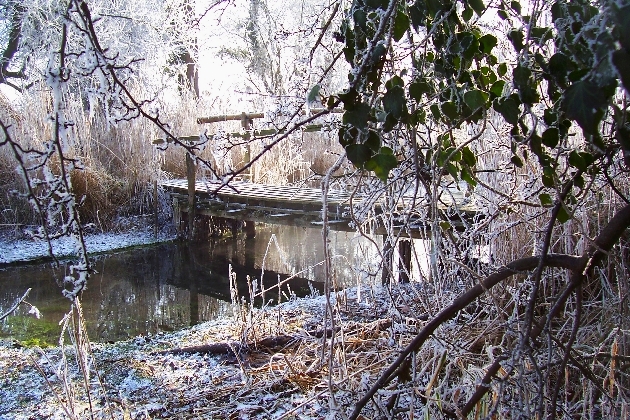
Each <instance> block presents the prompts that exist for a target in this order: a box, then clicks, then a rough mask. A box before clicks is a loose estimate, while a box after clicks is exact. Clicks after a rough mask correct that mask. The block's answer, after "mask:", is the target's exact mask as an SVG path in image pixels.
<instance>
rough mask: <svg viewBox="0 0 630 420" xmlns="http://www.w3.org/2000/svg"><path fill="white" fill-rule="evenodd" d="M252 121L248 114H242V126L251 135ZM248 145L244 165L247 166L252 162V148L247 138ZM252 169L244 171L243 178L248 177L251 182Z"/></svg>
mask: <svg viewBox="0 0 630 420" xmlns="http://www.w3.org/2000/svg"><path fill="white" fill-rule="evenodd" d="M251 123H252V119H251V118H250V116H249V115H247V114H246V113H244V112H243V113H242V114H241V126H242V127H243V130H244V131H245V132H246V133H249V130H251V128H252V126H251ZM247 140H248V141H247V144H246V145H245V155H244V156H243V163H244V164H245V165H247V164H249V162H250V160H251V158H252V157H251V148H250V146H249V138H247ZM251 169H252V168H247V169H245V170H244V171H243V176H246V177H247V178H249V181H250V182H253V179H252V172H251Z"/></svg>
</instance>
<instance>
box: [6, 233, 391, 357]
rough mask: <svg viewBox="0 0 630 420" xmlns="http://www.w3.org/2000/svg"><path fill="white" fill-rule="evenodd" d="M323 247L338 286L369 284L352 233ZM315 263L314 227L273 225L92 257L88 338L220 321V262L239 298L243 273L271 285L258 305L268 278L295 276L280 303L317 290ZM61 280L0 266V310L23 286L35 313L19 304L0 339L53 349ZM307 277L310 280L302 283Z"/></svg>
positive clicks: (371, 264)
mask: <svg viewBox="0 0 630 420" xmlns="http://www.w3.org/2000/svg"><path fill="white" fill-rule="evenodd" d="M330 246H331V249H332V251H333V252H332V254H333V277H334V280H335V282H336V284H337V286H338V287H341V286H343V285H345V286H348V285H354V284H356V283H357V282H358V281H361V282H365V281H375V279H376V276H375V274H376V272H377V270H378V258H377V253H376V250H375V247H374V245H373V244H371V243H370V242H369V241H367V240H366V239H365V238H358V237H356V235H354V234H352V233H346V232H331V235H330ZM322 260H323V243H322V236H321V231H320V230H319V229H305V228H299V227H286V226H282V227H280V226H274V225H267V226H259V227H257V235H256V238H255V239H253V240H247V239H245V237H244V236H239V237H238V238H237V239H236V240H234V239H232V238H229V237H228V238H222V239H217V240H215V241H208V242H207V243H202V244H199V243H193V244H187V243H165V244H160V245H155V246H150V247H145V248H138V249H133V250H129V251H125V252H117V253H113V254H111V255H107V256H99V257H97V258H95V261H94V269H95V270H96V273H95V274H94V275H92V276H91V277H90V282H89V284H88V289H87V290H86V291H85V292H84V293H83V295H82V302H83V309H84V314H85V317H86V320H87V325H88V334H89V336H90V338H91V339H92V340H95V341H115V340H121V339H126V338H129V337H134V336H137V335H147V334H156V333H158V332H160V331H172V330H176V329H180V328H183V327H186V326H189V325H194V324H197V323H199V322H203V321H208V320H212V319H216V318H218V317H223V316H230V315H231V308H230V304H229V300H230V289H229V287H230V282H229V267H230V266H231V267H232V270H233V271H234V272H235V273H236V277H237V282H238V291H239V295H240V296H244V297H247V296H249V292H248V290H249V289H248V284H247V278H248V276H249V278H251V279H252V280H258V281H259V280H260V279H261V278H262V279H263V284H264V285H265V287H266V288H271V287H273V286H276V287H274V288H273V289H272V290H270V291H269V292H267V293H266V295H265V299H266V300H267V301H268V300H270V299H273V301H274V302H277V301H278V293H277V283H278V279H279V278H280V280H281V281H283V280H284V279H286V278H287V277H289V276H295V278H294V279H293V280H292V281H291V282H290V283H289V284H288V286H287V285H286V284H285V285H283V287H282V293H281V296H280V299H281V300H283V301H284V300H287V299H288V298H290V295H291V293H294V294H296V295H298V296H305V295H308V294H311V293H319V292H321V290H322V283H321V282H322V281H323V277H324V266H323V264H322ZM263 264H264V265H263ZM357 267H362V269H358V268H357ZM263 268H264V270H263ZM63 275H64V268H63V267H61V268H58V269H53V268H52V267H51V265H50V264H39V265H30V266H22V267H12V268H7V269H4V270H0V313H4V312H5V311H7V310H8V309H9V308H10V307H11V306H12V305H13V303H14V302H15V301H16V300H17V299H18V298H19V297H21V296H22V295H23V293H24V291H25V290H26V289H27V288H29V287H31V288H33V290H32V291H31V293H30V295H29V297H28V299H27V301H28V302H29V303H31V304H32V305H34V306H36V307H37V308H38V309H39V311H41V314H42V317H41V318H40V319H36V318H35V317H34V316H33V315H29V314H28V311H29V308H28V307H27V306H26V305H22V307H21V308H20V309H19V310H18V311H17V312H16V313H15V314H14V315H12V316H10V317H8V318H7V319H6V320H5V321H4V322H3V323H2V324H0V337H5V338H7V337H9V338H13V339H16V340H18V341H20V342H22V343H24V344H33V345H46V344H53V345H54V344H56V343H57V341H58V339H59V333H60V327H59V325H58V322H59V320H61V319H62V317H63V316H64V314H65V313H66V312H67V311H68V310H69V308H70V304H69V301H68V300H67V299H65V298H64V297H63V296H62V295H61V289H60V287H59V286H58V282H60V281H61V279H63ZM309 281H312V282H314V283H313V284H312V285H311V286H310V287H309ZM379 281H380V278H379ZM274 289H275V290H274Z"/></svg>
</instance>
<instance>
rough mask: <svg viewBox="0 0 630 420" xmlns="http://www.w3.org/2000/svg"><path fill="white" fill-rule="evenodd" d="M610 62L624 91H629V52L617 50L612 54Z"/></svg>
mask: <svg viewBox="0 0 630 420" xmlns="http://www.w3.org/2000/svg"><path fill="white" fill-rule="evenodd" d="M612 62H613V65H614V66H615V68H616V69H617V72H618V73H619V77H620V78H621V83H623V86H624V87H625V88H626V92H629V93H630V54H628V52H627V51H625V50H617V51H615V52H613V54H612Z"/></svg>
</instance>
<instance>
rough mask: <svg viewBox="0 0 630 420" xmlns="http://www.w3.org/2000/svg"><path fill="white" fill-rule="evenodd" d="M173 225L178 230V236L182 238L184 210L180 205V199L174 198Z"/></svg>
mask: <svg viewBox="0 0 630 420" xmlns="http://www.w3.org/2000/svg"><path fill="white" fill-rule="evenodd" d="M173 224H174V225H175V229H176V230H177V236H178V237H182V236H183V232H182V209H181V207H180V205H179V199H177V198H176V197H173Z"/></svg>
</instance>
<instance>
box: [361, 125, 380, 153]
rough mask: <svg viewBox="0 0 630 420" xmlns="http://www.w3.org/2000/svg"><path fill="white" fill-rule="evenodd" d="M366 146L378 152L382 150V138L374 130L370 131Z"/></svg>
mask: <svg viewBox="0 0 630 420" xmlns="http://www.w3.org/2000/svg"><path fill="white" fill-rule="evenodd" d="M365 145H366V146H367V147H369V148H370V150H373V151H374V152H378V150H379V149H380V148H381V136H379V135H378V133H377V132H376V131H374V130H370V131H369V132H368V137H367V140H365Z"/></svg>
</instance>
